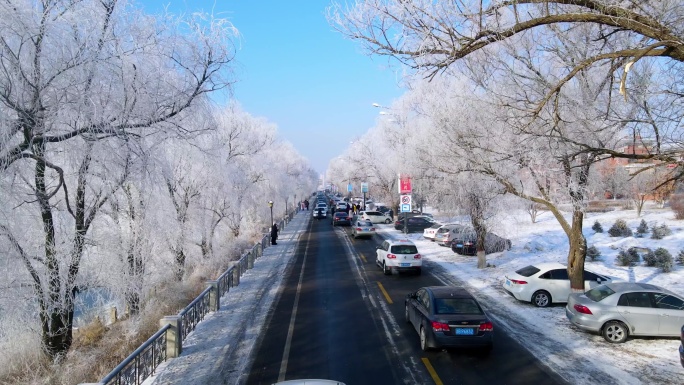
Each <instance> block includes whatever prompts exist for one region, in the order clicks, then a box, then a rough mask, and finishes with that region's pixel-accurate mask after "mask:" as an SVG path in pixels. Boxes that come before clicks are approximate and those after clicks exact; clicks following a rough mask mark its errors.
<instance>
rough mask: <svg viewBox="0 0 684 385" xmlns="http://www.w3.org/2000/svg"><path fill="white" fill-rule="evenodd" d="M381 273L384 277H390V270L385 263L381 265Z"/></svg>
mask: <svg viewBox="0 0 684 385" xmlns="http://www.w3.org/2000/svg"><path fill="white" fill-rule="evenodd" d="M382 272H383V274H385V275H392V268H391V267H389V266H387V264H386V263H385V262H383V263H382Z"/></svg>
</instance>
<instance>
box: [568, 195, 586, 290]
mask: <svg viewBox="0 0 684 385" xmlns="http://www.w3.org/2000/svg"><path fill="white" fill-rule="evenodd" d="M583 222H584V212H583V211H581V209H580V208H575V209H574V211H573V213H572V227H571V229H570V233H569V234H568V238H569V240H570V250H569V251H568V276H569V277H570V288H571V290H572V291H573V292H577V293H583V292H584V259H585V257H586V255H587V239H586V238H585V237H584V234H583V233H582V223H583Z"/></svg>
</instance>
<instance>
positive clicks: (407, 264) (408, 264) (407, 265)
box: [401, 263, 411, 267]
mask: <svg viewBox="0 0 684 385" xmlns="http://www.w3.org/2000/svg"><path fill="white" fill-rule="evenodd" d="M409 266H411V264H410V263H402V264H401V267H409Z"/></svg>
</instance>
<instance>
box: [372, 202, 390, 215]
mask: <svg viewBox="0 0 684 385" xmlns="http://www.w3.org/2000/svg"><path fill="white" fill-rule="evenodd" d="M375 211H380V212H381V213H383V214H387V213H389V211H390V208H389V207H387V206H385V205H382V204H381V205H376V206H375Z"/></svg>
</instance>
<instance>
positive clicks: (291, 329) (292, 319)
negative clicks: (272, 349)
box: [278, 231, 311, 382]
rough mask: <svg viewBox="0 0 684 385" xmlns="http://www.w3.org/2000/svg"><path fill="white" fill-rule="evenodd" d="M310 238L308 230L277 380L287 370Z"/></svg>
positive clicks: (282, 376) (279, 379)
mask: <svg viewBox="0 0 684 385" xmlns="http://www.w3.org/2000/svg"><path fill="white" fill-rule="evenodd" d="M310 240H311V231H309V233H308V236H307V238H306V248H305V249H304V261H303V262H302V270H301V271H300V272H299V283H297V293H296V294H295V300H294V306H293V307H292V315H291V316H290V326H289V327H288V329H287V338H286V339H285V348H284V349H283V359H282V361H280V372H279V373H278V382H281V381H285V373H286V372H287V362H288V360H289V359H290V347H291V346H292V334H293V333H294V324H295V319H296V318H297V308H298V307H299V294H300V293H301V291H302V281H303V280H304V267H306V257H307V256H308V255H309V243H310V242H309V241H310Z"/></svg>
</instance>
